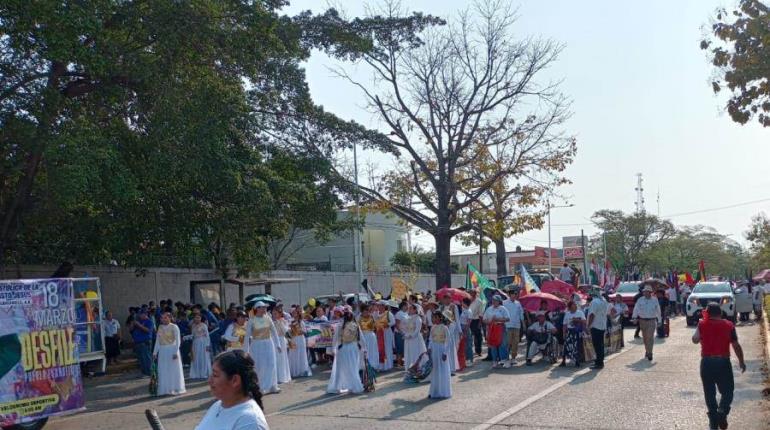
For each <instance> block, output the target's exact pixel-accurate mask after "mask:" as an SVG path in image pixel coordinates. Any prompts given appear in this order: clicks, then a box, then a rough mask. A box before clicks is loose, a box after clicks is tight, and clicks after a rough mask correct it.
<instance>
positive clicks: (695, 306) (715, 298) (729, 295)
mask: <svg viewBox="0 0 770 430" xmlns="http://www.w3.org/2000/svg"><path fill="white" fill-rule="evenodd" d="M712 302H713V303H719V306H720V307H721V308H722V313H723V316H724V317H726V318H728V319H729V320H731V321H732V322H735V316H736V312H735V294H734V293H733V287H732V286H731V285H730V283H729V282H699V283H698V284H696V285H695V288H693V290H692V294H690V297H688V298H687V308H686V312H687V325H688V326H693V325H696V324H697V323H698V320H699V319H700V317H701V311H702V310H703V309H705V308H706V306H708V304H709V303H712Z"/></svg>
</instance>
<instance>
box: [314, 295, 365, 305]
mask: <svg viewBox="0 0 770 430" xmlns="http://www.w3.org/2000/svg"><path fill="white" fill-rule="evenodd" d="M340 297H341V298H342V302H344V303H347V302H348V299H350V298H353V299H354V298H355V297H356V293H347V294H326V295H323V296H318V297H316V298H315V302H316V303H317V304H319V305H324V306H326V305H327V304H328V303H329V299H335V300H337V304H340V302H339V300H340ZM370 300H371V299H370V298H369V295H368V294H366V293H358V301H359V302H361V303H367V302H369V301H370Z"/></svg>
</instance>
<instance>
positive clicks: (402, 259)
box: [390, 247, 459, 273]
mask: <svg viewBox="0 0 770 430" xmlns="http://www.w3.org/2000/svg"><path fill="white" fill-rule="evenodd" d="M390 264H391V265H392V266H393V267H395V268H396V269H397V270H400V271H405V272H417V273H435V271H436V253H435V252H431V251H423V250H422V249H420V248H419V247H416V248H415V249H413V250H411V251H407V250H402V251H398V252H396V253H395V254H393V256H392V257H391V258H390ZM450 268H451V270H452V273H457V272H458V271H459V267H458V266H457V263H452V264H451V265H450Z"/></svg>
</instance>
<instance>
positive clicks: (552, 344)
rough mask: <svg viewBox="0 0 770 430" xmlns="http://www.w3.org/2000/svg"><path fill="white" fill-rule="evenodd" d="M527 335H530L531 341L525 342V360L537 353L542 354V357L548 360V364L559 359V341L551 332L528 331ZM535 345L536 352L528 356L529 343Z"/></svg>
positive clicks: (530, 358)
mask: <svg viewBox="0 0 770 430" xmlns="http://www.w3.org/2000/svg"><path fill="white" fill-rule="evenodd" d="M527 336H531V337H530V340H531V342H530V343H528V344H527V360H532V359H533V358H535V357H536V356H537V355H538V354H542V355H543V359H545V360H548V362H549V363H550V364H554V363H556V362H557V361H559V342H558V341H557V340H556V336H554V335H553V334H551V333H531V332H530V333H528V334H527ZM533 344H536V345H537V352H536V353H535V354H534V355H533V356H531V357H530V356H529V351H530V348H531V345H533Z"/></svg>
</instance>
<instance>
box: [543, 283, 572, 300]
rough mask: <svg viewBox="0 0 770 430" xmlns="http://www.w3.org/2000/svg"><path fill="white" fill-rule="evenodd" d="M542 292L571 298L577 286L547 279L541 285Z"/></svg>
mask: <svg viewBox="0 0 770 430" xmlns="http://www.w3.org/2000/svg"><path fill="white" fill-rule="evenodd" d="M540 292H541V293H548V294H553V295H554V296H558V297H561V298H567V299H569V298H570V297H572V294H573V293H574V292H575V286H574V285H572V284H568V283H566V282H564V281H559V280H554V281H545V282H543V286H542V287H540Z"/></svg>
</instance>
